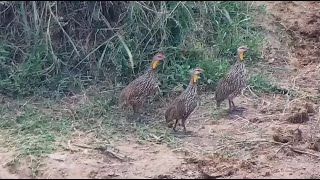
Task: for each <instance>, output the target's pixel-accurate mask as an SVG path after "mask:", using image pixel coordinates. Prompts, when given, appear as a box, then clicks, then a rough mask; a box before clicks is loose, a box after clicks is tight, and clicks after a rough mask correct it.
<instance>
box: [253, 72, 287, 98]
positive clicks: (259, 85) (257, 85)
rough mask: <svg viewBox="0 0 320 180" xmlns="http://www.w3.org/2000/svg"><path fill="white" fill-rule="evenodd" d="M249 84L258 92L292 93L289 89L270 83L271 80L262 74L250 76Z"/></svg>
mask: <svg viewBox="0 0 320 180" xmlns="http://www.w3.org/2000/svg"><path fill="white" fill-rule="evenodd" d="M249 84H250V86H251V87H252V88H253V89H254V90H255V91H257V92H262V93H274V94H289V95H292V93H291V92H289V91H288V90H287V89H283V88H280V87H278V86H277V85H274V84H272V83H270V81H268V80H267V79H266V78H265V77H264V76H263V75H261V74H254V75H252V76H251V77H250V78H249Z"/></svg>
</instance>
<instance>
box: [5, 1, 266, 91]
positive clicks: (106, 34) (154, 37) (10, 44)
mask: <svg viewBox="0 0 320 180" xmlns="http://www.w3.org/2000/svg"><path fill="white" fill-rule="evenodd" d="M0 9H3V10H4V11H3V12H2V14H0V25H1V26H2V27H5V28H2V29H1V30H0V37H1V39H2V41H1V44H0V45H1V46H0V52H1V54H0V61H1V73H0V78H1V79H0V91H1V92H2V93H5V94H7V95H12V96H17V95H22V96H27V95H34V94H37V95H44V96H49V97H52V96H54V97H62V96H63V95H65V94H66V93H67V94H68V93H70V92H77V91H80V90H83V89H84V88H86V87H87V86H88V85H92V84H99V83H100V82H101V81H106V80H107V81H110V82H111V83H113V84H118V83H122V84H126V83H128V82H129V81H130V80H132V79H133V78H134V77H135V76H136V75H138V74H139V73H141V72H142V71H144V70H145V69H146V66H147V65H148V64H149V63H150V60H151V58H152V56H153V55H154V54H155V53H156V52H157V51H163V52H164V53H165V54H166V56H167V59H166V61H165V63H164V64H163V65H162V66H160V68H159V74H160V76H161V81H162V87H161V88H163V89H167V90H170V89H172V88H173V87H174V86H176V85H177V84H180V83H182V84H187V83H188V79H189V71H190V70H191V69H192V68H194V67H196V66H201V67H203V68H204V69H205V70H206V73H205V81H204V82H202V83H204V84H205V85H210V86H212V87H215V85H216V83H217V81H218V79H219V78H221V77H222V75H223V74H224V73H225V72H226V70H227V69H228V67H229V66H230V64H232V63H233V62H234V60H233V58H234V56H235V53H236V49H237V47H239V46H240V45H244V44H245V45H247V46H248V47H249V48H250V52H249V53H248V55H247V59H248V61H249V63H250V62H252V61H255V60H258V57H259V51H258V49H259V44H260V43H261V42H262V36H261V35H260V34H259V29H257V28H256V27H255V26H254V25H253V23H252V15H253V14H254V13H258V12H260V11H261V10H259V9H258V8H256V7H254V6H252V5H251V4H249V3H246V2H241V1H218V2H182V1H167V2H164V1H162V2H156V1H153V2H152V1H149V2H144V1H132V2H111V1H105V2H98V1H91V2H71V1H70V2H58V1H57V2H49V1H43V2H14V1H11V2H10V1H6V2H2V3H1V4H0ZM9 15H11V16H9ZM130 56H132V57H133V58H132V60H133V61H132V62H133V63H134V69H132V68H131V64H130V63H131V61H130Z"/></svg>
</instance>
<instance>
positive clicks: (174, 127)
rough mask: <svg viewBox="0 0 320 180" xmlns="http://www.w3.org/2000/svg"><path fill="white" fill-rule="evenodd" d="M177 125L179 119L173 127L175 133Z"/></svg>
mask: <svg viewBox="0 0 320 180" xmlns="http://www.w3.org/2000/svg"><path fill="white" fill-rule="evenodd" d="M177 124H178V119H176V122H175V123H174V126H173V131H174V132H176V131H177V130H176V127H177Z"/></svg>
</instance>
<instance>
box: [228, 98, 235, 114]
mask: <svg viewBox="0 0 320 180" xmlns="http://www.w3.org/2000/svg"><path fill="white" fill-rule="evenodd" d="M228 102H229V112H232V111H233V110H234V103H233V101H232V99H231V98H228Z"/></svg>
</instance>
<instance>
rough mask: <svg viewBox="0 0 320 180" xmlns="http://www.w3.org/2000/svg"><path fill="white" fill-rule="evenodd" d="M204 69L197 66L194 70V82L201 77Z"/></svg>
mask: <svg viewBox="0 0 320 180" xmlns="http://www.w3.org/2000/svg"><path fill="white" fill-rule="evenodd" d="M203 72H204V70H203V69H201V68H195V69H194V70H193V71H192V83H193V84H195V83H197V82H198V79H199V78H200V74H201V73H203Z"/></svg>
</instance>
